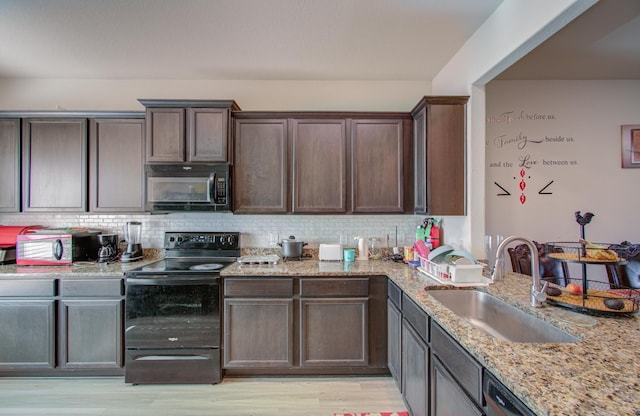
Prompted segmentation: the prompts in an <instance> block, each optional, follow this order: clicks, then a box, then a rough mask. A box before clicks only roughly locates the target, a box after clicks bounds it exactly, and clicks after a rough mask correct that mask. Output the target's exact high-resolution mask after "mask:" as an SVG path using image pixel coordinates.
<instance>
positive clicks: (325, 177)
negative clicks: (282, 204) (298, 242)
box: [291, 119, 348, 213]
mask: <svg viewBox="0 0 640 416" xmlns="http://www.w3.org/2000/svg"><path fill="white" fill-rule="evenodd" d="M346 125H347V122H346V120H344V119H335V120H324V119H320V120H317V119H316V120H314V119H293V120H291V130H292V135H291V138H292V142H293V175H292V178H293V209H292V212H294V213H345V212H346V211H347V178H348V174H347V128H346Z"/></svg>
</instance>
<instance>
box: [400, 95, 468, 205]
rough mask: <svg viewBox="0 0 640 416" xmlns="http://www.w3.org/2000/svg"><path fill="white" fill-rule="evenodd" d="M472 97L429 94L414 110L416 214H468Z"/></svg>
mask: <svg viewBox="0 0 640 416" xmlns="http://www.w3.org/2000/svg"><path fill="white" fill-rule="evenodd" d="M468 98H469V97H425V98H424V99H423V100H422V101H421V102H420V103H419V104H418V105H417V106H416V108H415V109H414V110H413V111H412V115H413V117H414V143H415V144H414V152H415V178H414V196H415V207H414V211H415V213H416V214H426V215H465V214H466V160H465V158H466V155H465V149H466V135H465V131H466V129H465V122H466V121H465V120H466V113H465V111H466V110H465V106H466V102H467V100H468Z"/></svg>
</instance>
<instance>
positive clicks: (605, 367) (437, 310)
mask: <svg viewBox="0 0 640 416" xmlns="http://www.w3.org/2000/svg"><path fill="white" fill-rule="evenodd" d="M375 275H384V276H387V277H388V278H389V279H391V280H392V281H393V282H394V283H395V284H396V285H397V286H399V287H400V288H401V289H402V291H403V292H404V293H405V294H406V295H408V296H409V297H410V298H411V299H412V300H414V301H415V302H416V303H417V304H418V305H420V306H421V307H422V308H423V309H424V311H425V312H426V313H427V314H428V315H429V316H430V317H431V319H433V320H434V321H435V322H437V323H438V324H439V325H440V326H441V327H442V328H443V329H444V330H445V331H446V332H447V333H448V334H449V335H451V336H452V337H453V338H454V339H455V340H456V341H457V342H458V343H459V344H460V345H461V346H462V347H463V348H464V349H465V350H466V351H467V352H468V353H469V354H471V355H472V356H473V358H475V359H476V360H477V361H478V363H480V365H482V366H483V367H484V368H486V369H487V370H488V371H489V372H491V373H492V374H493V375H494V376H496V377H497V378H498V379H499V380H500V381H501V382H502V383H503V384H504V385H505V386H506V387H507V388H509V389H510V390H511V391H512V392H513V393H514V394H515V395H516V396H517V397H518V398H519V399H520V400H521V401H522V402H523V403H524V404H525V405H527V406H528V407H529V408H530V409H531V410H532V411H534V412H535V413H536V414H539V415H567V416H568V415H636V414H637V412H638V411H640V358H638V350H637V349H638V345H640V318H639V317H638V315H634V316H633V317H621V318H602V317H587V316H585V315H582V314H577V313H573V312H570V311H568V310H565V309H562V308H559V307H554V306H549V305H544V306H543V307H542V308H531V307H530V306H529V299H530V296H529V290H530V286H531V278H530V277H528V276H522V275H518V274H515V273H508V274H507V275H506V276H505V279H504V280H503V281H500V282H496V283H494V284H492V285H489V286H487V287H486V288H485V287H481V288H479V290H486V291H487V292H488V293H490V294H492V295H494V296H496V297H498V298H500V299H502V300H505V301H506V302H508V303H510V304H512V305H514V306H516V307H518V308H519V309H522V310H524V311H525V312H527V313H530V314H532V315H534V316H536V317H538V318H540V319H543V320H544V321H547V322H549V323H551V324H553V325H555V326H557V327H559V328H562V329H564V330H565V331H566V332H568V333H570V334H571V335H574V336H576V337H577V338H579V339H580V341H579V342H576V343H542V344H532V343H513V342H508V341H503V340H500V339H498V338H495V337H493V336H490V335H487V334H485V333H484V332H481V331H480V330H478V329H476V328H474V327H473V326H471V325H470V324H469V323H467V322H466V321H464V320H463V319H460V318H458V317H457V316H456V315H454V314H453V312H451V311H450V310H449V309H447V308H446V307H444V306H442V305H441V304H440V303H439V302H437V301H436V300H435V299H434V298H433V297H431V296H430V295H429V293H428V291H427V290H425V288H429V289H434V290H438V289H449V288H452V287H451V286H443V285H440V284H439V283H438V282H436V281H434V280H432V279H430V278H428V277H427V276H425V275H424V274H422V273H420V272H418V271H416V270H415V269H410V268H409V267H407V266H405V265H403V264H399V263H393V262H383V261H363V262H358V261H356V262H353V263H340V262H318V261H314V260H305V261H301V262H284V263H283V262H280V263H278V264H276V265H260V266H259V265H240V264H235V265H232V266H230V267H227V268H226V269H224V270H223V271H222V276H223V277H226V278H232V277H241V276H243V277H257V276H260V277H264V278H270V277H281V276H315V277H321V276H327V277H329V276H354V277H357V276H375Z"/></svg>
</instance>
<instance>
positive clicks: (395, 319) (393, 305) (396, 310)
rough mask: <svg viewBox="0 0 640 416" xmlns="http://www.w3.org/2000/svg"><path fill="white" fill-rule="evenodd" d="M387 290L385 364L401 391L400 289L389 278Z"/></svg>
mask: <svg viewBox="0 0 640 416" xmlns="http://www.w3.org/2000/svg"><path fill="white" fill-rule="evenodd" d="M387 290H388V300H387V365H388V366H389V372H390V373H391V376H392V377H393V379H394V380H395V382H396V384H397V386H398V388H399V389H400V391H401V392H402V311H401V308H402V291H401V290H400V288H399V287H398V286H396V285H395V284H394V283H393V282H391V281H390V280H389V282H388V284H387Z"/></svg>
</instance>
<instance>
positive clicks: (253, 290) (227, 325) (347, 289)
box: [223, 276, 388, 375]
mask: <svg viewBox="0 0 640 416" xmlns="http://www.w3.org/2000/svg"><path fill="white" fill-rule="evenodd" d="M223 285H224V296H225V299H224V336H223V349H224V353H223V357H224V361H223V367H224V369H225V372H226V374H227V375H282V374H301V375H302V374H309V375H311V374H318V375H325V374H388V369H387V365H386V350H387V345H386V277H375V276H374V277H347V278H343V277H321V278H315V277H295V278H285V277H281V278H277V277H275V278H270V277H246V278H245V277H243V278H226V279H225V280H224V283H223Z"/></svg>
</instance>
